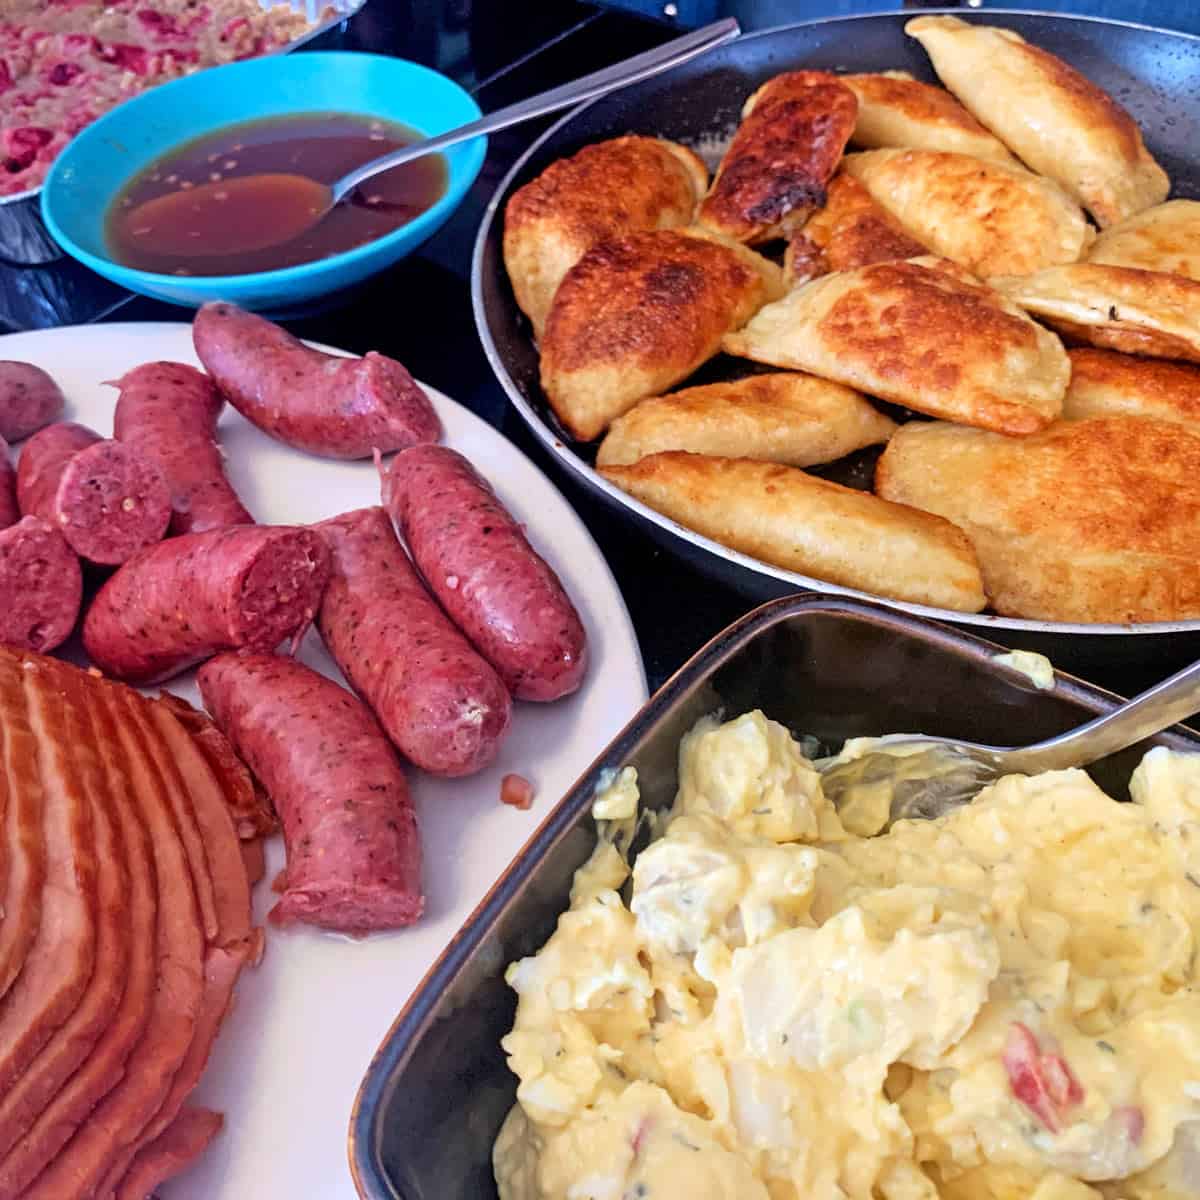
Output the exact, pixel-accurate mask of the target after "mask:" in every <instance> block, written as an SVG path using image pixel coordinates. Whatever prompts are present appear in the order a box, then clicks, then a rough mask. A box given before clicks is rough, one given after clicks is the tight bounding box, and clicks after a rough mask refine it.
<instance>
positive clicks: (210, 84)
mask: <svg viewBox="0 0 1200 1200" xmlns="http://www.w3.org/2000/svg"><path fill="white" fill-rule="evenodd" d="M306 112H343V113H355V114H361V115H362V116H367V117H375V118H378V119H381V120H388V121H397V122H400V123H401V124H403V125H407V126H409V127H410V128H412V129H415V130H417V131H418V132H420V133H423V134H425V135H426V136H432V135H434V134H438V133H444V132H446V131H447V130H449V129H453V128H455V127H457V126H459V125H465V124H466V123H467V122H468V121H473V120H476V119H477V118H478V117H479V115H480V112H479V107H478V105H477V104H476V103H475V101H474V100H472V99H471V97H470V96H469V95H468V94H467V93H466V92H464V91H463V90H462V88H460V87H459V86H458V85H457V84H456V83H454V82H453V81H452V80H450V79H447V78H446V77H445V76H444V75H439V74H438V73H437V72H436V71H431V70H429V69H428V68H426V67H422V66H419V65H418V64H416V63H411V62H405V61H404V60H403V59H399V58H386V57H383V56H380V55H374V54H355V53H342V52H329V53H325V52H318V51H310V52H304V53H300V54H287V55H284V54H278V55H273V56H270V57H267V58H258V59H251V60H249V61H247V62H239V63H232V64H230V65H229V66H225V67H215V68H212V69H210V70H206V71H199V72H197V73H196V74H195V75H189V76H187V77H186V78H183V79H177V80H173V81H172V82H171V83H167V84H163V85H162V86H161V87H156V88H154V89H152V90H151V91H148V92H145V93H143V94H142V95H140V96H137V97H136V98H134V99H132V100H128V101H126V102H125V103H124V104H121V105H120V106H118V107H117V108H115V109H113V110H112V112H110V113H108V114H107V115H106V116H103V117H101V118H100V120H98V121H96V122H95V123H93V124H92V125H89V126H88V127H87V128H86V129H84V130H83V131H82V132H81V133H79V134H77V135H76V136H75V138H74V139H73V140H72V141H71V142H70V143H69V144H68V145H67V147H66V149H64V150H63V152H62V153H61V154H60V155H59V156H58V159H57V160H56V161H55V163H54V165H53V166H52V167H51V168H50V173H49V175H48V176H47V177H46V182H45V185H44V186H43V188H42V216H43V218H44V219H45V222H46V225H47V227H48V228H49V230H50V232H51V233H52V234H53V235H54V237H55V238H56V239H57V241H58V242H59V244H60V245H61V246H62V247H63V249H64V250H66V252H67V253H68V254H70V255H71V256H72V257H74V258H77V259H78V260H79V261H80V262H82V263H84V264H86V265H87V266H89V267H91V268H92V270H93V271H95V272H97V274H100V275H103V276H104V277H105V278H106V279H111V280H112V281H113V282H114V283H116V284H119V285H120V286H121V287H124V288H128V289H129V290H130V291H132V292H140V293H142V294H143V295H146V296H153V297H155V298H156V299H158V300H167V301H170V302H172V303H174V304H186V305H190V306H193V307H196V306H199V305H201V304H203V303H205V301H208V300H218V299H219V300H230V301H233V302H234V303H235V304H239V305H241V306H242V307H243V308H250V309H258V310H268V311H272V310H273V311H281V310H288V309H292V308H297V307H302V306H304V305H306V304H311V303H312V302H313V301H315V300H317V299H319V298H320V297H323V296H328V295H329V294H331V293H333V292H338V291H341V290H342V289H344V288H349V287H352V286H354V285H355V284H357V283H361V282H362V281H363V280H365V279H367V278H369V277H370V276H372V275H375V274H377V273H378V272H380V271H382V270H384V269H385V268H386V267H389V266H391V265H392V263H394V262H396V261H398V260H399V259H401V258H403V257H404V256H405V255H406V254H410V253H411V252H412V251H413V250H415V249H416V248H417V247H418V246H419V245H421V243H422V242H424V241H425V240H426V239H427V238H429V237H431V236H432V235H433V234H434V233H436V232H437V230H438V229H439V228H441V226H442V225H443V223H444V222H445V221H446V219H447V218H448V217H449V216H450V214H451V213H452V212H454V210H455V208H457V207H458V205H459V203H460V202H461V200H462V198H463V196H464V195H465V194H466V192H467V189H468V188H469V187H470V186H471V184H472V183H473V182H474V181H475V177H476V175H478V174H479V168H480V167H481V166H482V165H483V157H484V154H485V152H486V150H487V140H486V139H485V138H476V139H475V140H473V141H470V142H465V143H463V144H462V145H460V146H455V147H453V148H452V149H450V150H448V151H446V152H445V157H446V161H447V165H448V168H449V171H448V174H449V181H448V186H447V188H446V193H445V195H444V196H442V198H441V199H440V200H439V201H438V202H437V203H436V204H435V205H434V206H433V207H432V208H430V209H429V210H428V211H427V212H424V213H422V214H421V215H420V216H419V217H417V219H416V220H415V221H411V222H409V224H407V225H404V226H402V227H401V228H399V229H397V230H395V231H393V232H392V233H389V234H386V235H385V236H384V237H381V238H378V239H376V240H375V241H373V242H368V243H367V244H366V245H364V246H357V247H355V248H354V249H353V250H347V251H346V252H345V253H344V254H337V255H334V256H333V257H332V258H324V259H320V260H318V261H317V262H311V263H302V264H300V265H298V266H294V267H284V268H281V269H280V270H277V271H260V272H257V273H255V274H252V275H206V276H199V275H194V276H193V275H189V276H180V275H161V274H156V273H155V272H152V271H139V270H136V269H135V268H133V267H126V266H122V265H121V264H120V263H117V262H114V261H113V260H112V259H111V258H110V257H109V252H108V248H107V246H106V244H105V238H104V217H105V214H106V213H107V211H108V207H109V204H110V203H111V202H112V200H113V198H114V197H115V196H116V195H117V193H118V192H119V191H120V190H121V188H122V187H123V186H124V185H125V184H126V183H127V182H128V181H129V179H130V178H131V177H132V176H133V175H135V174H137V172H139V171H140V170H142V169H143V168H144V167H146V166H148V165H149V164H150V163H151V162H152V161H154V160H155V159H157V158H160V157H161V156H162V155H163V154H166V153H167V152H168V151H170V150H173V149H175V148H176V147H177V146H179V145H181V144H182V143H184V142H189V141H192V140H193V139H195V138H198V137H203V136H204V135H206V134H209V133H212V132H214V131H215V130H217V129H220V128H221V127H222V126H225V125H232V124H235V123H237V122H242V121H254V120H258V119H260V118H263V117H279V116H287V115H289V114H294V113H306Z"/></svg>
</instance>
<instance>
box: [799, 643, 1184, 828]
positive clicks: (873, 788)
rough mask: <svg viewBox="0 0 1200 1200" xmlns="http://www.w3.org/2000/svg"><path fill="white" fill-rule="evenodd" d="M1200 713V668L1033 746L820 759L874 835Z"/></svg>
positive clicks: (902, 739) (906, 737)
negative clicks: (1009, 778) (1005, 778)
mask: <svg viewBox="0 0 1200 1200" xmlns="http://www.w3.org/2000/svg"><path fill="white" fill-rule="evenodd" d="M1198 710H1200V662H1194V663H1192V664H1191V666H1188V667H1184V668H1183V670H1182V671H1177V672H1176V673H1175V674H1174V675H1172V676H1171V677H1170V678H1169V679H1165V680H1163V682H1162V683H1159V684H1155V686H1154V687H1152V688H1150V689H1148V690H1147V691H1145V692H1142V694H1141V695H1140V696H1135V697H1134V698H1133V699H1132V700H1130V701H1128V702H1127V703H1125V704H1122V705H1121V706H1120V708H1117V709H1114V710H1113V711H1112V712H1110V713H1107V714H1105V715H1104V716H1101V717H1096V718H1095V719H1094V720H1091V721H1088V722H1087V724H1085V725H1080V726H1079V727H1078V728H1077V729H1072V730H1070V731H1069V732H1067V733H1062V734H1059V735H1058V736H1057V737H1052V738H1048V739H1047V740H1045V741H1043V742H1037V743H1036V744H1034V745H1032V746H1022V747H1004V746H984V745H980V744H978V743H976V742H964V741H957V740H954V739H951V738H935V737H927V736H925V735H922V734H897V735H893V736H890V737H887V738H856V739H855V740H854V741H851V742H847V743H846V745H845V746H844V747H843V749H842V751H841V753H840V754H837V755H835V756H833V757H831V758H824V759H819V760H818V761H817V763H816V767H817V769H818V771H820V772H821V786H822V789H823V790H824V792H825V796H826V798H827V799H828V800H829V801H830V802H831V803H832V804H833V805H834V807H835V808H837V810H838V814H839V815H840V816H841V817H842V820H843V823H845V824H846V825H847V827H848V828H851V829H853V830H854V832H856V833H858V834H860V836H871V835H873V834H876V833H880V832H882V831H883V830H885V829H887V828H888V827H889V826H890V825H892V824H893V823H894V822H896V821H901V820H905V819H909V818H920V819H928V818H931V817H939V816H941V815H942V814H943V813H945V812H949V811H950V809H953V808H958V807H960V806H962V805H964V804H968V803H969V802H970V801H971V800H973V799H974V798H975V796H977V795H978V794H979V792H980V791H981V790H982V789H983V788H985V787H987V786H988V784H990V783H994V782H995V781H996V780H997V779H999V778H1000V777H1001V776H1002V775H1036V774H1039V773H1040V772H1042V771H1061V770H1065V769H1066V768H1068V767H1086V766H1087V765H1088V764H1089V763H1093V762H1096V761H1097V760H1099V759H1101V758H1105V757H1106V756H1107V755H1109V754H1116V753H1117V752H1118V751H1120V750H1124V749H1126V748H1127V747H1129V746H1132V745H1134V743H1136V742H1140V741H1141V740H1142V739H1143V738H1147V737H1151V736H1153V735H1154V734H1156V733H1161V732H1162V731H1163V730H1164V729H1169V728H1170V727H1171V726H1172V725H1174V724H1175V723H1176V722H1177V721H1182V720H1183V719H1184V718H1185V717H1189V716H1191V715H1192V714H1193V713H1195V712H1196V711H1198Z"/></svg>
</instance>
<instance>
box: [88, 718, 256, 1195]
mask: <svg viewBox="0 0 1200 1200" xmlns="http://www.w3.org/2000/svg"><path fill="white" fill-rule="evenodd" d="M148 709H149V711H148V716H149V717H150V726H151V728H150V729H148V730H147V733H148V735H149V736H148V739H147V740H148V741H153V740H154V735H155V734H157V735H158V737H159V741H160V753H159V754H158V760H159V761H160V763H161V762H162V761H163V760H164V759H168V760H169V761H170V762H172V763H173V764H174V766H175V768H176V770H177V773H178V778H179V781H180V783H181V784H182V785H183V786H181V787H180V788H179V789H178V795H179V798H180V799H182V800H183V801H184V803H188V802H190V814H189V815H190V816H191V817H192V818H193V819H194V821H195V825H196V827H197V828H198V829H199V830H200V831H201V832H202V834H203V837H202V844H203V846H204V847H206V849H207V854H206V856H205V859H204V866H203V870H204V872H205V879H204V882H205V883H206V884H207V886H208V888H209V890H210V891H211V893H212V895H213V897H214V903H215V912H216V915H217V918H218V923H217V928H216V930H215V933H214V934H213V936H212V937H210V939H209V945H208V949H207V951H206V953H205V960H204V992H203V995H202V997H201V1002H200V1012H199V1016H198V1019H197V1022H196V1029H195V1033H194V1034H193V1036H192V1044H191V1046H190V1048H189V1050H188V1054H187V1057H186V1058H185V1059H184V1061H183V1063H182V1065H181V1066H180V1068H179V1071H178V1072H177V1074H176V1076H175V1079H174V1081H173V1083H172V1085H171V1089H170V1091H169V1092H168V1093H167V1096H166V1098H165V1100H164V1101H163V1104H162V1107H161V1108H160V1109H159V1111H158V1113H157V1114H156V1115H155V1117H154V1119H153V1120H152V1121H151V1122H150V1123H149V1124H148V1125H147V1126H146V1128H145V1129H144V1130H143V1131H142V1133H141V1135H140V1136H139V1138H138V1140H137V1142H136V1143H135V1144H132V1145H130V1146H128V1147H126V1148H125V1149H123V1150H122V1151H121V1152H120V1153H119V1154H117V1155H116V1156H115V1158H114V1161H113V1163H112V1165H111V1166H110V1167H109V1169H108V1171H107V1172H106V1174H105V1177H104V1180H103V1182H102V1183H101V1184H100V1186H99V1187H98V1188H97V1189H96V1197H97V1200H108V1198H109V1197H111V1196H112V1195H113V1188H114V1187H115V1185H116V1184H117V1183H118V1181H119V1180H120V1179H121V1177H122V1176H123V1175H124V1173H125V1170H126V1168H127V1167H128V1166H129V1164H130V1163H131V1161H132V1159H133V1158H134V1157H135V1155H136V1154H137V1153H139V1152H140V1148H141V1147H142V1146H144V1145H147V1144H149V1143H151V1142H153V1141H155V1140H156V1139H157V1138H158V1136H159V1135H160V1134H161V1133H163V1132H164V1131H165V1130H166V1129H167V1127H168V1126H170V1125H171V1124H172V1123H173V1122H174V1120H175V1118H176V1116H177V1115H178V1114H179V1111H180V1109H181V1108H182V1106H183V1103H184V1101H185V1100H186V1099H187V1097H188V1095H189V1094H190V1093H191V1091H192V1089H193V1088H194V1087H195V1086H196V1084H197V1083H198V1082H199V1080H200V1076H201V1074H202V1073H203V1071H204V1067H205V1065H206V1064H207V1063H208V1056H209V1053H210V1052H211V1050H212V1045H213V1042H214V1041H215V1040H216V1037H217V1033H218V1032H219V1031H220V1027H221V1022H222V1020H224V1018H225V1014H226V1012H227V1011H228V1008H229V1004H230V1001H231V999H232V997H233V989H234V985H235V984H236V983H237V979H238V975H239V974H240V973H241V970H242V967H243V966H244V965H245V964H246V962H247V961H257V959H258V957H259V956H260V954H261V945H262V935H261V931H258V930H252V928H251V921H250V888H249V885H248V883H247V879H246V871H245V868H244V866H243V863H242V856H241V852H240V850H239V848H238V840H237V833H236V830H235V828H234V822H233V817H232V816H231V814H230V812H229V809H228V808H227V807H226V805H225V803H224V800H223V796H222V793H221V789H220V785H219V784H218V782H217V779H216V776H215V775H214V774H213V772H212V769H211V767H210V766H209V764H208V762H207V761H206V759H205V758H204V756H203V754H201V753H200V751H199V750H198V749H197V747H196V745H195V743H194V742H193V741H192V739H191V738H189V736H188V734H187V731H186V730H185V729H184V727H183V726H182V725H181V724H180V723H179V721H178V720H177V719H176V718H175V717H174V716H173V715H172V713H171V712H170V711H169V710H168V709H166V708H165V707H164V706H153V707H149V706H148ZM193 880H194V882H196V884H197V889H198V890H199V887H200V886H201V881H200V880H198V879H196V877H195V867H193Z"/></svg>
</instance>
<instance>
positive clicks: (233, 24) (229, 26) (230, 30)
mask: <svg viewBox="0 0 1200 1200" xmlns="http://www.w3.org/2000/svg"><path fill="white" fill-rule="evenodd" d="M249 24H250V20H249V18H248V17H234V18H233V20H232V21H226V22H225V28H224V29H222V30H221V35H220V36H221V41H223V42H227V41H229V40H230V39H231V38H232V37H233V35H234V34H235V33H237V31H238V30H239V29H242V28H245V27H246V26H248V25H249Z"/></svg>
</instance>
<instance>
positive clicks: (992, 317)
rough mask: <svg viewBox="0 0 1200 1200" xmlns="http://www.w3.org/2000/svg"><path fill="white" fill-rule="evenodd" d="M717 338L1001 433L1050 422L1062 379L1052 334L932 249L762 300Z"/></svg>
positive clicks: (732, 347)
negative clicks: (742, 322) (745, 319)
mask: <svg viewBox="0 0 1200 1200" xmlns="http://www.w3.org/2000/svg"><path fill="white" fill-rule="evenodd" d="M723 346H724V349H725V350H726V351H727V352H728V353H730V354H737V355H740V356H742V357H743V358H752V359H755V360H756V361H758V362H765V363H771V364H772V365H774V366H777V367H790V368H793V369H797V370H802V371H811V372H812V373H813V374H814V375H821V376H823V377H824V378H826V379H833V380H836V381H837V382H838V383H844V384H846V385H847V386H849V387H854V388H858V389H859V390H860V391H863V392H866V393H867V394H868V395H872V396H879V397H881V398H882V399H884V400H891V401H894V402H895V403H897V404H905V405H907V406H908V407H909V408H915V409H917V410H919V411H920V412H925V413H929V414H930V415H931V416H935V417H946V418H947V419H949V420H953V421H961V422H963V423H964V424H967V425H981V426H983V427H984V428H985V429H995V430H998V431H999V432H1001V433H1010V434H1025V433H1033V432H1034V431H1035V430H1038V429H1041V428H1042V427H1043V426H1045V425H1047V424H1048V423H1049V422H1050V421H1052V420H1054V418H1055V417H1057V416H1058V415H1059V413H1060V412H1061V411H1062V398H1063V393H1064V392H1065V391H1066V389H1067V379H1068V378H1069V376H1070V364H1069V363H1068V362H1067V355H1066V351H1064V350H1063V347H1062V343H1061V342H1060V341H1059V340H1058V338H1056V337H1055V336H1054V334H1052V333H1051V332H1050V331H1049V330H1048V329H1043V328H1042V327H1041V326H1040V325H1038V324H1037V323H1036V322H1034V321H1031V320H1030V319H1029V318H1028V317H1027V316H1026V315H1025V314H1024V313H1023V312H1022V311H1021V310H1020V309H1019V308H1018V307H1017V306H1016V305H1015V304H1012V303H1011V302H1009V301H1008V300H1006V299H1005V298H1004V297H1003V296H1001V295H999V294H998V293H996V292H995V291H993V290H992V289H991V288H989V287H987V286H986V285H985V284H982V283H980V282H979V280H977V279H975V278H974V277H973V276H972V275H971V274H970V273H969V272H967V271H966V270H964V269H963V268H962V267H958V266H956V265H955V264H954V263H950V262H947V261H946V260H945V259H941V258H934V257H932V256H926V257H923V258H914V259H908V260H906V261H904V262H883V263H875V264H873V265H872V266H869V267H861V268H859V269H858V270H856V271H843V272H840V273H838V274H836V275H826V276H824V278H821V279H815V280H813V281H812V282H811V283H806V284H804V285H803V286H801V287H798V288H796V289H794V290H793V291H791V292H789V293H788V295H787V296H785V297H784V298H783V299H782V300H780V301H778V302H777V303H775V304H768V305H767V306H766V307H765V308H763V309H762V310H761V311H760V312H759V313H758V314H757V315H756V316H755V317H754V318H753V320H751V321H750V323H749V324H748V325H747V326H746V327H745V328H744V329H742V330H741V331H740V332H736V333H731V334H729V335H728V336H727V337H726V338H725V340H724V343H723Z"/></svg>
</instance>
